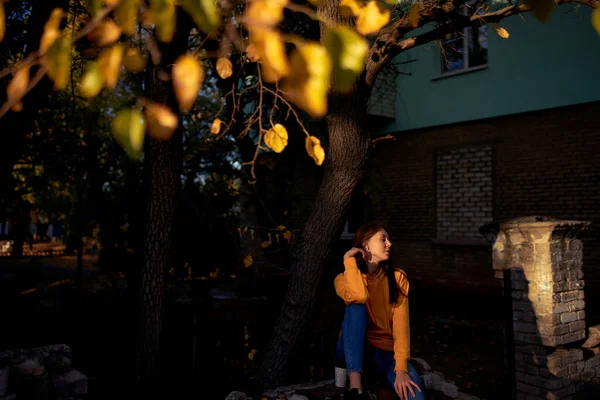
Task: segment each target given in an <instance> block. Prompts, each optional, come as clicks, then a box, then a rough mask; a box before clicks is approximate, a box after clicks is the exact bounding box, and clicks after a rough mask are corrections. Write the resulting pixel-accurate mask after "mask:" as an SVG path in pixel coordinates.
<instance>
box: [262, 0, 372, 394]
mask: <svg viewBox="0 0 600 400" xmlns="http://www.w3.org/2000/svg"><path fill="white" fill-rule="evenodd" d="M320 12H321V13H322V14H323V15H325V16H327V17H328V19H330V20H335V21H343V19H342V18H341V17H340V15H339V11H338V2H337V1H332V0H328V1H327V2H326V4H325V5H324V7H323V8H322V9H321V10H320ZM325 29H326V27H324V26H321V36H322V37H324V33H325V32H324V31H325ZM361 85H362V84H360V83H359V84H357V85H356V86H355V87H354V89H353V90H352V91H350V92H349V93H345V94H334V95H332V96H330V99H329V112H328V114H327V130H328V134H329V136H328V138H329V143H328V147H327V148H326V150H327V157H326V161H325V164H324V168H325V171H324V175H323V179H322V181H321V184H320V187H319V190H318V193H317V197H316V200H315V202H314V203H313V206H312V209H311V211H310V214H309V217H308V220H307V221H306V225H305V228H304V231H303V233H302V236H301V238H300V239H299V241H298V243H297V244H296V246H295V247H294V250H293V254H292V264H291V268H290V276H289V281H288V288H287V293H286V297H285V300H284V302H283V305H282V308H281V312H280V315H279V319H278V321H277V324H276V326H275V330H274V332H273V335H272V338H271V340H270V343H269V345H268V347H267V350H266V351H267V352H266V355H265V358H264V359H263V362H262V364H261V368H260V371H259V382H260V383H261V385H262V386H263V387H262V388H261V389H264V388H273V387H275V386H276V385H277V383H278V382H279V381H280V379H281V378H282V377H283V375H284V373H285V372H286V370H287V368H288V366H289V364H290V362H291V360H292V357H293V355H294V353H295V351H296V350H297V348H298V345H299V344H300V341H301V339H302V336H303V333H304V332H305V329H306V325H307V321H308V317H309V314H310V311H311V308H312V306H313V304H314V301H315V297H316V290H317V287H318V285H319V280H320V278H321V275H322V272H323V269H324V268H325V267H326V265H325V264H326V261H327V257H328V255H329V252H330V250H331V248H332V245H333V244H334V242H335V240H336V239H337V238H338V237H339V235H340V233H341V231H342V228H343V223H344V218H345V216H346V213H347V211H348V209H349V206H350V199H351V196H352V194H353V192H354V190H355V189H356V187H357V186H358V185H359V184H360V183H361V181H362V179H363V177H364V175H365V172H366V167H367V165H366V163H367V160H368V155H369V149H370V147H371V140H370V134H369V132H368V130H367V129H366V116H367V112H366V96H367V92H366V91H365V90H364V89H361Z"/></svg>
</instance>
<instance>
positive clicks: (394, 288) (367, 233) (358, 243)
mask: <svg viewBox="0 0 600 400" xmlns="http://www.w3.org/2000/svg"><path fill="white" fill-rule="evenodd" d="M384 229H385V226H384V225H383V223H382V222H380V221H371V222H367V223H366V224H364V225H363V226H361V227H360V228H358V229H357V230H356V232H355V233H354V239H353V243H352V245H353V246H354V247H358V248H361V249H362V248H363V244H364V243H365V242H367V241H368V240H369V239H371V238H372V237H373V236H375V234H377V232H380V231H382V230H384ZM359 255H360V253H359ZM357 264H358V268H359V269H360V270H361V271H362V272H363V273H367V265H366V262H365V260H364V259H363V258H362V257H361V258H358V259H357ZM379 266H380V267H381V268H383V270H384V272H385V274H386V276H387V278H388V287H389V290H390V304H394V303H395V302H396V301H398V295H399V294H400V293H399V289H398V283H397V282H396V276H395V275H394V272H395V268H394V263H393V261H392V255H391V253H390V258H389V259H387V260H386V261H382V262H381V263H380V264H379ZM402 294H403V295H405V296H408V293H402Z"/></svg>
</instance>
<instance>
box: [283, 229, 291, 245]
mask: <svg viewBox="0 0 600 400" xmlns="http://www.w3.org/2000/svg"><path fill="white" fill-rule="evenodd" d="M283 238H284V239H285V240H287V241H288V243H289V241H290V240H292V232H290V231H285V232H284V234H283Z"/></svg>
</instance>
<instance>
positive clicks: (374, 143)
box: [372, 134, 396, 147]
mask: <svg viewBox="0 0 600 400" xmlns="http://www.w3.org/2000/svg"><path fill="white" fill-rule="evenodd" d="M387 140H396V137H395V136H392V135H389V134H388V135H385V136H381V137H378V138H377V139H374V140H373V142H372V143H373V147H375V146H377V145H378V144H379V143H381V142H385V141H387Z"/></svg>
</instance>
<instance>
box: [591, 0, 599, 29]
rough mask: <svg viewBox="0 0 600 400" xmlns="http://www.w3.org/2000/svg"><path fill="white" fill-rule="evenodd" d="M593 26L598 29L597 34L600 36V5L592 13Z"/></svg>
mask: <svg viewBox="0 0 600 400" xmlns="http://www.w3.org/2000/svg"><path fill="white" fill-rule="evenodd" d="M592 25H593V26H594V28H595V29H596V32H598V35H600V4H599V5H597V6H596V8H594V11H592Z"/></svg>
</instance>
